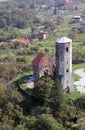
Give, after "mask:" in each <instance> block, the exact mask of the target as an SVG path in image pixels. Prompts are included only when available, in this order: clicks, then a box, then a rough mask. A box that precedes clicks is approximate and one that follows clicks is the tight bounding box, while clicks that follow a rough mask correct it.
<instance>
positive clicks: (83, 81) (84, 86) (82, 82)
mask: <svg viewBox="0 0 85 130" xmlns="http://www.w3.org/2000/svg"><path fill="white" fill-rule="evenodd" d="M74 73H75V74H77V75H79V76H80V79H79V81H75V82H74V84H75V85H76V86H77V87H76V88H77V90H78V91H79V92H80V93H85V72H84V69H78V70H76V71H75V72H74Z"/></svg>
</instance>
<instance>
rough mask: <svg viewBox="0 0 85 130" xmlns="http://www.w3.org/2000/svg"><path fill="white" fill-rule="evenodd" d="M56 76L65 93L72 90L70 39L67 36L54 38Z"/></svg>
mask: <svg viewBox="0 0 85 130" xmlns="http://www.w3.org/2000/svg"><path fill="white" fill-rule="evenodd" d="M56 77H60V79H61V82H62V86H63V90H64V91H65V93H69V92H72V90H73V77H72V40H71V39H69V38H67V37H61V38H59V39H57V40H56Z"/></svg>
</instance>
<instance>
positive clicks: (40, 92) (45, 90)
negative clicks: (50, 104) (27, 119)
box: [33, 77, 54, 102]
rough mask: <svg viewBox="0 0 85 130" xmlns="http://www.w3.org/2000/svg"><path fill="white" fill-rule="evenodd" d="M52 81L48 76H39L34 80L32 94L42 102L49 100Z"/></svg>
mask: <svg viewBox="0 0 85 130" xmlns="http://www.w3.org/2000/svg"><path fill="white" fill-rule="evenodd" d="M53 84H54V81H53V80H52V79H51V78H50V77H41V78H40V79H38V80H37V81H36V82H35V88H34V90H33V95H34V96H35V97H37V98H38V99H39V100H42V101H44V102H46V101H48V100H49V97H50V94H51V89H52V87H53Z"/></svg>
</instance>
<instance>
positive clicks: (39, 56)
mask: <svg viewBox="0 0 85 130" xmlns="http://www.w3.org/2000/svg"><path fill="white" fill-rule="evenodd" d="M45 56H47V55H46V54H44V53H39V54H38V55H37V57H36V58H35V59H34V60H33V62H32V64H33V65H34V66H38V65H39V63H40V61H41V60H42V58H43V57H45ZM47 57H48V56H47ZM48 62H50V63H51V62H53V59H52V58H51V57H48Z"/></svg>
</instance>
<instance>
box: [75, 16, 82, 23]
mask: <svg viewBox="0 0 85 130" xmlns="http://www.w3.org/2000/svg"><path fill="white" fill-rule="evenodd" d="M73 19H74V20H75V22H81V21H82V18H81V16H74V17H73Z"/></svg>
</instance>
